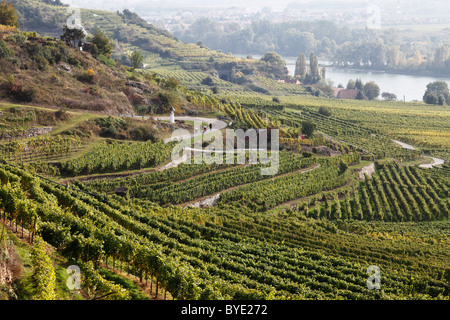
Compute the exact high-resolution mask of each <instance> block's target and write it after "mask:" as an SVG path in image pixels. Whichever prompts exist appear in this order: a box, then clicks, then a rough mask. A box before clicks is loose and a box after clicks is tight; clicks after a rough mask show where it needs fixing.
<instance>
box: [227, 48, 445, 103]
mask: <svg viewBox="0 0 450 320" xmlns="http://www.w3.org/2000/svg"><path fill="white" fill-rule="evenodd" d="M235 56H236V57H241V58H245V57H246V55H243V54H235ZM252 56H253V58H254V59H259V58H261V55H256V54H255V55H252ZM282 58H283V59H284V60H285V61H286V66H287V68H288V70H289V74H290V75H294V71H295V61H296V60H297V57H282ZM307 62H308V61H307ZM320 63H322V62H320ZM358 78H360V79H361V81H362V82H364V83H366V82H369V81H375V83H376V84H377V85H378V86H379V87H380V97H379V99H381V93H383V92H390V93H394V94H395V95H397V99H398V100H405V101H414V100H418V101H422V98H423V94H424V93H425V90H426V87H427V84H429V83H430V82H433V81H445V82H447V83H448V85H449V87H450V78H449V77H432V76H415V75H404V74H393V73H386V72H376V71H359V70H348V69H340V68H333V67H326V79H327V80H331V81H332V82H333V84H334V86H335V87H337V86H338V85H339V84H342V85H343V86H344V87H345V86H347V83H348V80H350V79H353V80H355V79H358Z"/></svg>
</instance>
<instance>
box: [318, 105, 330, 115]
mask: <svg viewBox="0 0 450 320" xmlns="http://www.w3.org/2000/svg"><path fill="white" fill-rule="evenodd" d="M319 113H320V114H321V115H324V116H326V117H329V116H331V111H330V110H328V109H327V108H326V107H320V108H319Z"/></svg>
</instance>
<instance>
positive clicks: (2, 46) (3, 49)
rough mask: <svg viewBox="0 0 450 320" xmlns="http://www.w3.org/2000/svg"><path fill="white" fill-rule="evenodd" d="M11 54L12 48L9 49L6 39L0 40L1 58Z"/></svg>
mask: <svg viewBox="0 0 450 320" xmlns="http://www.w3.org/2000/svg"><path fill="white" fill-rule="evenodd" d="M10 56H12V52H11V50H9V48H8V46H7V45H6V43H5V41H3V40H0V59H2V58H9V57H10Z"/></svg>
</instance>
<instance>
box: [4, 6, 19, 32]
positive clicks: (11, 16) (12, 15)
mask: <svg viewBox="0 0 450 320" xmlns="http://www.w3.org/2000/svg"><path fill="white" fill-rule="evenodd" d="M0 25H5V26H13V27H16V28H18V27H19V16H18V14H17V11H16V9H15V8H14V7H13V5H12V4H11V3H7V2H6V1H3V2H1V3H0Z"/></svg>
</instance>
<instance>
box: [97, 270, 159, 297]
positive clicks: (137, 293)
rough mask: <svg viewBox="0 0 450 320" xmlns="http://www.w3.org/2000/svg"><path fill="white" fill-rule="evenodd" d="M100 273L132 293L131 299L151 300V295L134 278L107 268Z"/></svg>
mask: <svg viewBox="0 0 450 320" xmlns="http://www.w3.org/2000/svg"><path fill="white" fill-rule="evenodd" d="M100 274H101V275H102V276H103V277H104V278H105V279H106V280H109V281H112V282H114V283H116V284H119V285H121V286H122V287H123V288H125V289H126V290H127V291H128V292H129V293H130V295H131V300H150V297H149V296H148V295H146V294H145V293H144V292H142V290H141V288H140V287H139V286H138V285H137V284H136V283H135V282H134V281H132V280H130V279H127V278H125V277H123V276H121V275H118V274H116V273H114V272H112V271H110V270H107V269H105V268H101V269H100Z"/></svg>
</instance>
